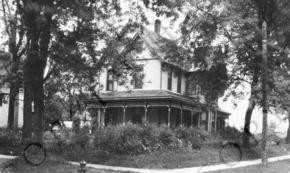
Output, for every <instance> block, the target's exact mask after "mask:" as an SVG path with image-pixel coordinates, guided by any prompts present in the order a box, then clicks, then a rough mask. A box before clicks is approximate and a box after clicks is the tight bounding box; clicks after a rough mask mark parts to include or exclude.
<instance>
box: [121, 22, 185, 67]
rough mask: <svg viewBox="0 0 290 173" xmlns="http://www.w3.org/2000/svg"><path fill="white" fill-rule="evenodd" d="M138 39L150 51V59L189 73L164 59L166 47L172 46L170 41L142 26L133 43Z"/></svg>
mask: <svg viewBox="0 0 290 173" xmlns="http://www.w3.org/2000/svg"><path fill="white" fill-rule="evenodd" d="M139 38H140V39H141V40H142V41H143V42H144V43H145V45H146V47H147V48H149V50H150V51H151V53H152V56H154V57H152V58H158V59H160V60H161V61H162V62H165V63H167V64H170V65H172V66H175V67H178V68H180V69H182V70H185V71H189V70H188V69H187V68H184V67H181V65H180V64H177V63H173V62H170V61H168V60H167V59H166V55H167V52H168V49H166V47H168V45H169V44H173V42H172V40H169V39H167V38H165V37H162V36H161V35H160V34H157V33H156V32H154V31H151V30H149V29H147V28H146V27H144V26H140V27H139V31H138V32H137V33H136V34H135V36H134V37H133V42H134V41H136V40H138V39H139ZM123 50H124V51H126V50H127V47H126V46H125V48H124V49H123Z"/></svg>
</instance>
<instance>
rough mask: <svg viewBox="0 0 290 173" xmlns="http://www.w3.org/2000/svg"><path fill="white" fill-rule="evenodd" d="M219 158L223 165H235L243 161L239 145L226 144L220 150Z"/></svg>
mask: <svg viewBox="0 0 290 173" xmlns="http://www.w3.org/2000/svg"><path fill="white" fill-rule="evenodd" d="M219 158H220V160H221V161H222V162H223V163H226V164H229V165H235V164H237V163H238V162H239V161H241V160H242V150H241V147H240V146H239V145H238V144H237V143H233V142H229V143H226V144H225V145H223V147H222V148H221V149H220V152H219Z"/></svg>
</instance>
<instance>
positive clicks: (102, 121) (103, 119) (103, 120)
mask: <svg viewBox="0 0 290 173" xmlns="http://www.w3.org/2000/svg"><path fill="white" fill-rule="evenodd" d="M106 109H107V108H106V107H104V108H103V113H102V115H101V117H100V121H101V126H103V127H104V126H105V116H106Z"/></svg>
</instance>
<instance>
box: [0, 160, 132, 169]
mask: <svg viewBox="0 0 290 173" xmlns="http://www.w3.org/2000/svg"><path fill="white" fill-rule="evenodd" d="M79 168H80V167H79V166H76V165H71V164H69V163H67V162H66V161H65V160H63V159H62V158H59V157H55V156H49V157H48V158H47V160H46V161H45V162H44V163H43V164H41V165H39V166H31V165H29V164H27V163H26V162H25V161H24V160H23V158H22V157H19V158H17V159H13V160H9V161H7V162H5V163H4V164H3V163H2V165H1V166H0V172H1V173H26V172H27V173H78V171H77V170H78V169H79ZM87 173H119V172H117V171H110V170H99V169H93V168H87ZM122 173H126V172H122ZM127 173H128V172H127Z"/></svg>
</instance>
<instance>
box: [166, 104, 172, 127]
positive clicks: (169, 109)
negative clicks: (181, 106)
mask: <svg viewBox="0 0 290 173" xmlns="http://www.w3.org/2000/svg"><path fill="white" fill-rule="evenodd" d="M170 113H171V106H168V115H167V125H168V127H170Z"/></svg>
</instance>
